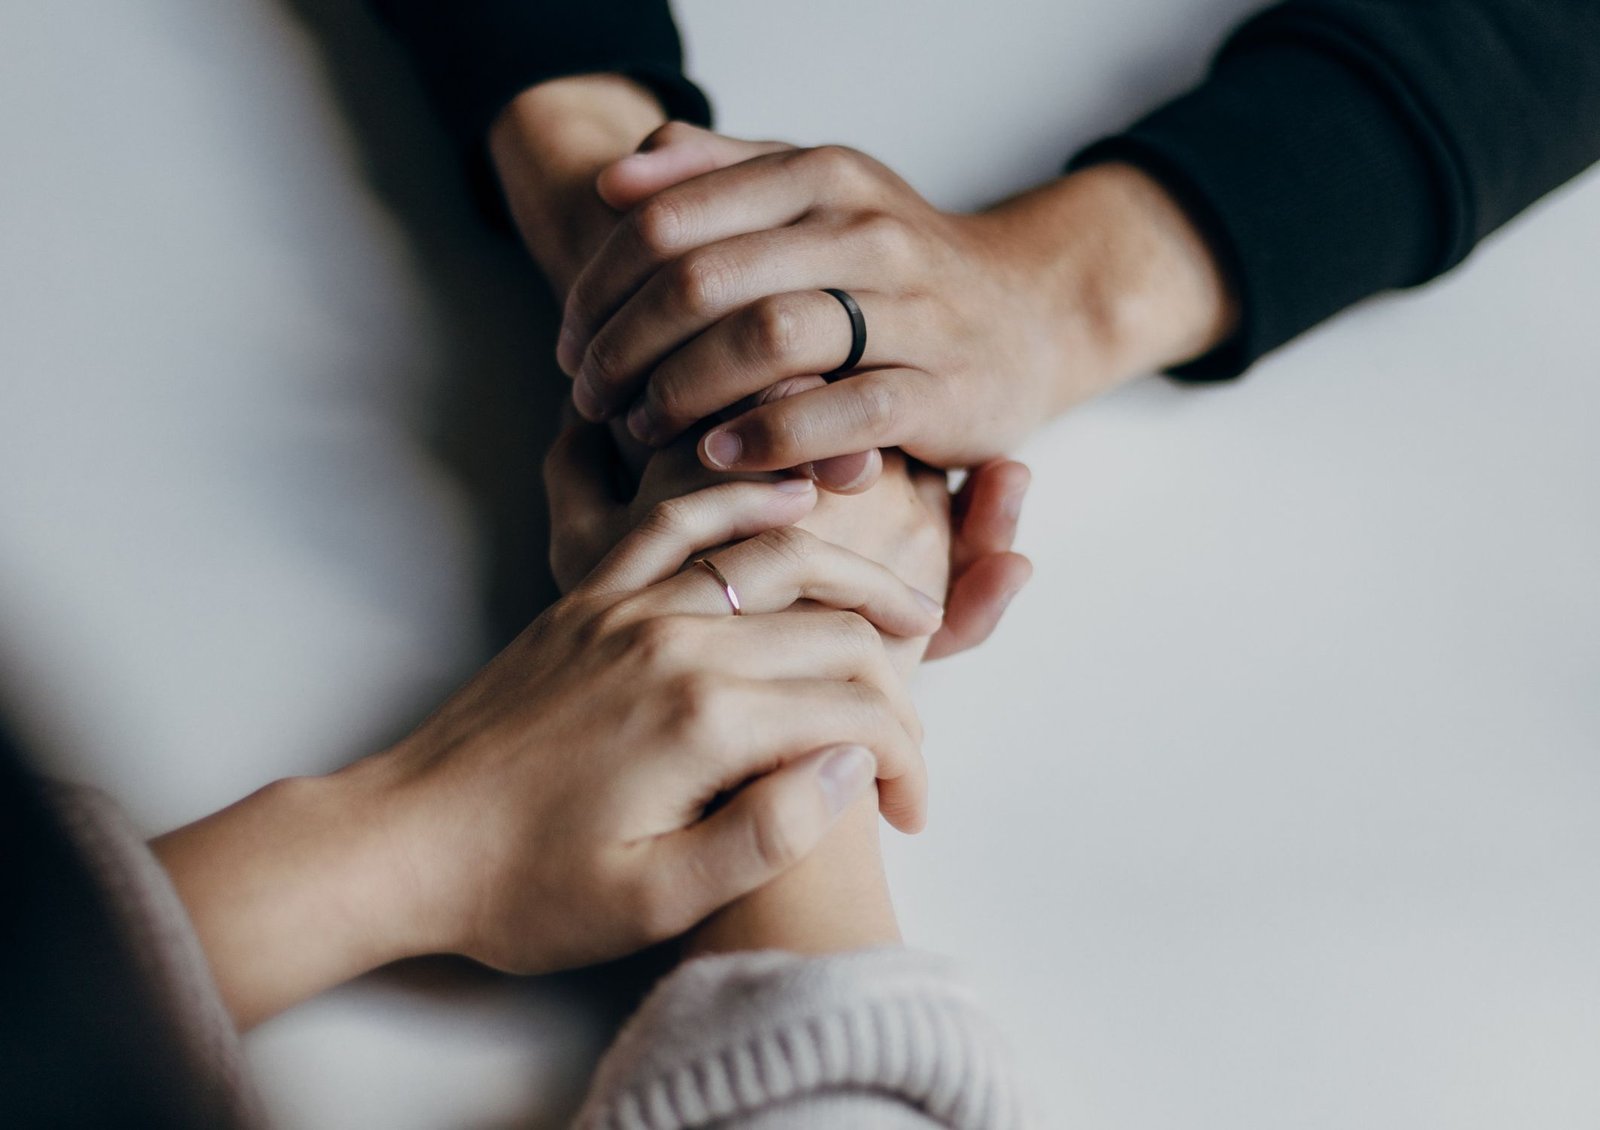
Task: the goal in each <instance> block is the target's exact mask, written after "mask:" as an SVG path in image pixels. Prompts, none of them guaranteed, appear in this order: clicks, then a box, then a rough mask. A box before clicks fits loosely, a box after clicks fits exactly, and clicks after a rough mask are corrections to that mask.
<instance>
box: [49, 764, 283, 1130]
mask: <svg viewBox="0 0 1600 1130" xmlns="http://www.w3.org/2000/svg"><path fill="white" fill-rule="evenodd" d="M49 801H50V804H51V807H52V808H53V809H54V810H55V814H56V817H57V819H58V820H59V821H60V823H61V827H62V828H63V829H64V830H65V831H66V833H67V835H68V837H69V838H70V839H71V840H72V842H73V844H74V846H75V847H76V849H77V851H78V854H79V857H80V858H81V859H82V861H83V863H84V864H85V866H86V867H87V869H88V872H89V875H90V878H91V880H92V882H93V883H94V885H95V886H96V887H97V888H98V889H99V894H100V896H101V901H102V902H103V904H104V905H105V906H106V907H107V908H108V910H109V911H110V916H111V920H112V922H113V924H114V927H115V928H116V930H117V931H118V933H119V934H120V935H121V940H122V941H123V942H124V943H125V944H126V947H127V949H128V951H129V953H130V954H131V955H132V958H133V961H134V963H135V966H136V968H137V971H138V973H139V975H140V978H141V980H142V981H143V982H144V984H145V985H146V986H147V987H148V988H149V990H150V992H151V995H152V998H153V999H154V1001H155V1002H156V1004H157V1005H158V1007H159V1008H160V1010H161V1013H162V1014H163V1016H164V1018H166V1019H167V1020H168V1021H170V1024H171V1029H172V1035H173V1036H174V1037H175V1039H176V1041H177V1044H178V1046H177V1048H175V1049H174V1050H175V1051H176V1053H177V1054H178V1055H179V1056H181V1058H182V1062H183V1063H185V1064H186V1065H187V1068H188V1071H187V1079H186V1085H187V1087H188V1088H189V1090H190V1091H191V1092H192V1095H191V1096H190V1099H191V1100H192V1102H193V1105H194V1106H195V1107H196V1108H197V1109H198V1110H200V1111H202V1112H204V1122H205V1124H206V1125H210V1126H215V1127H257V1126H261V1125H263V1124H264V1116H263V1113H262V1107H261V1105H260V1101H259V1098H258V1096H257V1095H256V1093H255V1091H254V1089H253V1088H252V1087H251V1085H250V1083H249V1076H248V1073H247V1072H246V1069H245V1062H244V1053H243V1050H242V1047H241V1044H240V1041H239V1034H238V1030H237V1029H236V1028H235V1027H234V1024H233V1020H232V1018H231V1017H230V1016H229V1015H228V1010H227V1006H226V1005H225V1004H224V1003H223V1001H222V996H221V994H220V993H219V992H218V991H217V986H216V982H215V981H214V980H213V979H212V976H211V966H210V964H209V963H208V962H207V961H206V956H205V951H204V950H203V949H201V946H200V939H199V937H197V936H196V934H195V932H194V927H193V926H192V925H191V923H190V921H189V914H188V911H187V910H185V908H184V905H183V903H182V901H181V900H180V899H179V898H178V892H177V890H176V889H175V888H174V887H173V885H172V880H171V879H169V878H168V877H167V873H166V871H164V870H163V869H162V867H161V864H160V863H158V862H157V861H156V857H155V856H154V855H153V854H152V853H151V851H150V848H149V847H148V845H146V843H145V841H144V839H143V837H141V836H140V835H139V833H138V831H137V830H136V829H135V828H134V827H133V825H132V824H131V823H130V822H129V820H128V818H127V816H126V815H125V814H124V813H123V812H122V810H121V809H120V808H119V807H117V805H116V804H115V803H114V802H113V801H112V800H111V799H110V798H109V797H108V796H106V795H105V794H104V793H102V792H100V791H98V790H96V789H90V788H84V787H81V786H76V785H65V784H52V785H51V787H50V792H49Z"/></svg>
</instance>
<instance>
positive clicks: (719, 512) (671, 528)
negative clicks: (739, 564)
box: [580, 479, 817, 594]
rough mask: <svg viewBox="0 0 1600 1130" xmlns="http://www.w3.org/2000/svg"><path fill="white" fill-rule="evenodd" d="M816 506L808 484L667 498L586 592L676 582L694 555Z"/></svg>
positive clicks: (785, 482)
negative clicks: (672, 579) (668, 579)
mask: <svg viewBox="0 0 1600 1130" xmlns="http://www.w3.org/2000/svg"><path fill="white" fill-rule="evenodd" d="M816 504H817V492H816V488H815V487H814V486H813V484H812V483H811V481H810V480H809V479H780V480H778V481H777V482H770V483H763V482H748V481H741V482H732V483H719V484H717V485H716V486H713V487H707V488H706V489H705V490H697V491H695V492H694V493H693V494H685V495H681V496H679V497H677V498H672V499H668V500H667V501H665V502H662V503H660V504H658V505H657V506H655V507H654V508H652V509H651V511H650V513H649V514H648V515H646V516H645V518H644V520H643V521H642V522H640V523H639V525H638V526H636V527H634V529H632V530H631V531H629V532H628V533H627V534H626V535H625V536H624V537H623V538H622V540H621V541H619V542H618V543H617V545H616V547H615V548H614V549H612V550H611V552H610V553H608V554H606V556H605V558H604V559H603V560H602V561H601V562H600V564H599V565H597V566H595V569H594V572H592V573H591V574H590V575H589V577H588V578H587V579H586V580H585V581H584V582H583V584H582V586H580V587H581V588H583V589H585V590H586V591H588V592H591V593H596V594H612V593H619V592H632V591H635V590H638V589H643V588H646V587H647V586H650V585H654V584H655V583H656V582H658V581H661V580H664V579H666V578H668V577H671V576H672V575H673V574H674V573H676V572H677V571H678V570H679V569H681V568H682V567H683V563H684V561H685V560H687V559H688V558H689V557H690V555H692V554H694V553H696V552H699V551H701V550H706V549H710V548H712V547H713V546H718V545H722V544H724V543H726V542H730V541H736V540H738V539H742V538H749V537H752V536H754V535H756V534H760V533H763V532H765V531H768V530H772V529H774V528H775V527H783V526H788V525H790V524H792V523H794V522H798V521H799V520H800V519H801V518H803V517H805V516H806V515H807V514H809V513H810V512H811V508H812V507H814V506H815V505H816Z"/></svg>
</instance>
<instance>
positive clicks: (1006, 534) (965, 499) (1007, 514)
mask: <svg viewBox="0 0 1600 1130" xmlns="http://www.w3.org/2000/svg"><path fill="white" fill-rule="evenodd" d="M1032 480H1033V474H1032V472H1030V471H1029V470H1028V468H1027V467H1026V466H1025V465H1023V464H1021V463H1018V462H1016V461H1015V460H1013V459H994V460H990V461H989V462H987V463H980V464H979V465H978V466H976V467H974V468H972V469H971V470H970V471H969V472H968V473H967V481H966V482H964V483H962V484H961V489H960V490H959V491H957V492H956V497H955V501H954V503H953V505H952V508H951V522H952V525H953V526H954V536H953V538H952V541H951V547H950V563H951V568H952V571H953V572H955V573H957V574H959V573H960V572H961V571H962V570H963V569H964V568H965V567H966V566H967V565H968V564H970V563H971V562H973V561H976V560H977V559H978V558H980V557H984V556H987V555H988V554H992V553H1004V552H1006V551H1007V550H1009V549H1010V548H1011V546H1012V544H1013V543H1014V542H1015V541H1016V537H1017V521H1018V519H1019V518H1020V517H1021V515H1022V502H1023V499H1024V498H1025V497H1026V496H1027V493H1028V486H1029V484H1030V483H1031V482H1032Z"/></svg>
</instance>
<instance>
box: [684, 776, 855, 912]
mask: <svg viewBox="0 0 1600 1130" xmlns="http://www.w3.org/2000/svg"><path fill="white" fill-rule="evenodd" d="M872 779H873V760H872V754H871V753H870V752H868V751H867V750H865V749H862V748H860V747H859V746H841V747H837V748H833V749H824V750H819V751H818V752H816V753H813V754H810V755H808V756H806V757H802V758H798V759H797V760H795V761H791V762H790V763H789V764H787V765H784V766H782V767H781V768H779V769H776V770H774V771H773V772H771V773H768V774H767V775H766V776H764V777H760V778H758V779H756V780H754V781H752V782H750V783H749V784H748V785H746V786H745V787H744V788H743V789H741V790H740V791H739V793H738V794H737V795H736V796H735V797H734V798H733V799H732V800H731V801H730V802H729V803H728V804H727V805H726V806H725V807H723V808H721V809H720V810H718V811H717V812H716V813H714V814H713V815H711V816H710V817H708V818H707V819H705V820H702V821H701V822H700V823H698V824H695V825H694V826H692V827H690V828H687V829H685V830H684V831H681V832H677V833H674V834H673V835H671V836H668V837H666V838H665V840H664V841H663V842H662V844H661V847H662V854H663V858H662V860H661V861H660V862H661V869H662V872H663V873H664V874H665V875H667V876H670V877H671V881H672V882H673V886H674V887H675V888H677V889H681V890H686V891H688V892H690V901H691V902H693V903H694V904H695V905H694V914H693V916H692V917H691V918H690V919H689V920H688V921H687V922H684V923H683V924H682V926H683V927H684V928H687V926H689V925H692V924H693V923H694V922H696V921H699V919H701V918H704V917H705V916H706V915H708V914H710V913H711V912H713V911H715V910H718V909H720V908H721V907H723V906H725V905H727V904H728V903H730V902H732V901H733V900H734V899H737V898H739V897H740V896H742V895H746V894H749V893H750V892H751V891H754V890H756V889H758V888H760V887H762V886H765V885H766V884H767V883H769V882H771V881H772V880H773V879H775V878H777V877H778V876H779V875H781V874H782V873H783V872H785V871H787V870H788V869H789V868H790V867H793V866H794V865H795V864H796V863H799V862H800V861H801V860H802V859H804V858H806V856H808V855H810V854H811V852H812V851H813V850H815V848H816V847H817V845H818V844H820V843H821V842H822V840H823V838H824V837H825V836H826V835H827V834H828V830H829V829H830V828H832V827H833V824H834V822H835V821H836V820H837V819H838V818H839V816H840V814H842V813H843V812H844V811H845V809H847V808H849V807H850V803H851V802H852V801H853V800H855V799H856V798H857V797H859V796H860V795H861V794H862V792H863V791H865V789H866V788H867V787H868V786H869V785H870V784H871V783H872Z"/></svg>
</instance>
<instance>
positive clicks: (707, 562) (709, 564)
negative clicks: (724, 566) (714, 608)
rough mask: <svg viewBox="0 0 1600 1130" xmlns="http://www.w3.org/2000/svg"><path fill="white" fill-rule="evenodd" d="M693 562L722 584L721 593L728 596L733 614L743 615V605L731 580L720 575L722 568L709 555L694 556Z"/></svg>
mask: <svg viewBox="0 0 1600 1130" xmlns="http://www.w3.org/2000/svg"><path fill="white" fill-rule="evenodd" d="M694 563H695V564H696V565H699V566H701V567H703V568H704V569H705V571H706V572H708V573H710V574H711V575H712V577H714V578H715V579H716V582H717V584H719V585H721V586H722V593H723V595H724V596H726V597H727V598H728V604H729V605H731V606H732V608H733V614H734V615H735V616H743V615H744V605H743V604H740V603H739V593H738V590H736V589H735V588H734V587H733V584H732V582H731V581H729V580H728V578H727V577H725V576H723V575H722V570H721V569H718V568H717V566H716V563H715V562H713V561H712V560H711V558H709V557H696V558H695V559H694Z"/></svg>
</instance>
